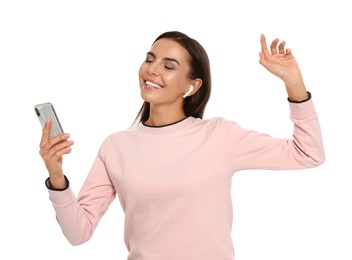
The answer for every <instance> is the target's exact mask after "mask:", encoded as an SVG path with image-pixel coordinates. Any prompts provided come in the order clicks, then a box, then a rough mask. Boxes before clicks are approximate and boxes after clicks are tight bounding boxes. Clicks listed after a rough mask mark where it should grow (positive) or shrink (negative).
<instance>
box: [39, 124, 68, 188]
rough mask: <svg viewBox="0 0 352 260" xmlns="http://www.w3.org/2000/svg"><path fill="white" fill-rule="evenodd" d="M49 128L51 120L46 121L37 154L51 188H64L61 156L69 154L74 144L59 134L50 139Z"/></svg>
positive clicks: (65, 135)
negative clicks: (47, 174) (45, 170)
mask: <svg viewBox="0 0 352 260" xmlns="http://www.w3.org/2000/svg"><path fill="white" fill-rule="evenodd" d="M50 126H51V120H48V121H47V122H46V124H45V126H44V129H43V134H42V138H41V140H40V145H39V147H40V151H39V154H40V155H41V157H42V159H43V161H44V163H45V166H46V168H47V169H48V172H49V176H50V183H51V186H52V187H53V188H64V187H65V186H66V181H65V178H64V174H63V171H62V156H63V155H64V154H67V153H69V152H70V150H71V146H72V145H73V143H74V142H73V141H68V138H69V137H70V135H69V134H60V135H58V136H55V137H53V138H50Z"/></svg>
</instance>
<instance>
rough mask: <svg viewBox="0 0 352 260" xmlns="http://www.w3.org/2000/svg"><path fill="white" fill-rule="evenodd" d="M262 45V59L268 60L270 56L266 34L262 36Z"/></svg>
mask: <svg viewBox="0 0 352 260" xmlns="http://www.w3.org/2000/svg"><path fill="white" fill-rule="evenodd" d="M260 44H261V46H262V52H261V53H260V57H261V58H262V59H267V58H268V57H269V56H270V53H269V50H268V46H267V45H266V39H265V36H264V34H261V35H260Z"/></svg>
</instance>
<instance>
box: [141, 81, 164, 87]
mask: <svg viewBox="0 0 352 260" xmlns="http://www.w3.org/2000/svg"><path fill="white" fill-rule="evenodd" d="M145 84H146V85H147V86H148V87H151V88H154V89H161V88H162V86H159V85H158V84H155V83H153V82H150V81H146V82H145Z"/></svg>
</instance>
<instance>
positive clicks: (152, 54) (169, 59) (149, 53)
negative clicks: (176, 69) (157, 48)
mask: <svg viewBox="0 0 352 260" xmlns="http://www.w3.org/2000/svg"><path fill="white" fill-rule="evenodd" d="M147 55H150V56H153V57H154V58H156V56H155V54H154V53H153V52H151V51H148V52H147ZM163 60H165V61H171V62H176V63H177V64H178V66H181V65H180V63H179V62H178V60H176V59H173V58H168V57H165V58H163Z"/></svg>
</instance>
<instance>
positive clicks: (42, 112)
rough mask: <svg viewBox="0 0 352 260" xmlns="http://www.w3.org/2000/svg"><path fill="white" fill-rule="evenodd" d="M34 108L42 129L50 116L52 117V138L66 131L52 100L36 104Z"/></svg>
mask: <svg viewBox="0 0 352 260" xmlns="http://www.w3.org/2000/svg"><path fill="white" fill-rule="evenodd" d="M34 110H35V113H36V114H37V117H38V119H39V122H40V125H41V126H42V129H43V128H44V126H45V123H46V121H47V120H48V119H49V118H50V119H51V127H50V138H52V137H54V136H57V135H59V134H62V133H64V130H63V129H62V126H61V124H60V121H59V118H58V116H57V114H56V112H55V109H54V106H53V104H51V103H50V102H47V103H43V104H37V105H35V106H34Z"/></svg>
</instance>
